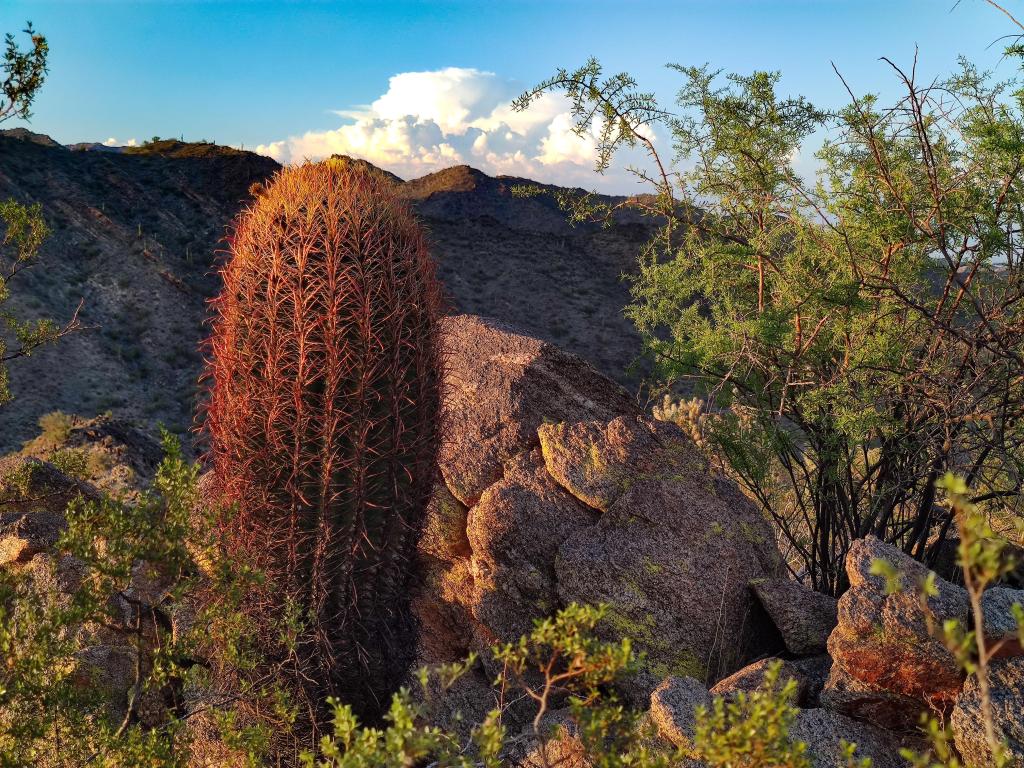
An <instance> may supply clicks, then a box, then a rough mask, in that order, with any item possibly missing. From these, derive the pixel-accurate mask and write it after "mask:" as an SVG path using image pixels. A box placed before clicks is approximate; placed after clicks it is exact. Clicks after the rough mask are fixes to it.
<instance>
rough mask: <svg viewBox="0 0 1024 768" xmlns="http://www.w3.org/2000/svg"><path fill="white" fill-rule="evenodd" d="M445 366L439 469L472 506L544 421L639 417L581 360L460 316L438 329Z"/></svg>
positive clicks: (492, 324) (457, 494) (505, 329)
mask: <svg viewBox="0 0 1024 768" xmlns="http://www.w3.org/2000/svg"><path fill="white" fill-rule="evenodd" d="M442 332H443V334H444V345H445V352H446V355H447V359H446V372H445V381H444V383H445V388H446V393H445V409H444V425H445V435H446V439H445V441H444V444H443V445H442V448H441V452H440V457H439V464H440V467H441V473H442V475H443V476H444V479H445V483H446V484H447V486H448V488H449V489H450V490H451V492H452V493H453V494H454V495H455V497H456V498H458V499H459V500H460V501H462V502H463V503H464V504H467V505H473V504H475V503H476V501H477V499H479V498H480V495H481V494H482V493H483V491H484V490H485V489H486V488H487V487H488V486H490V485H491V484H493V483H494V482H495V481H497V480H498V479H499V478H500V477H501V474H502V469H501V467H502V464H503V463H504V462H505V461H506V460H507V459H510V458H512V457H514V456H516V455H517V454H520V453H523V452H524V451H526V450H528V449H530V448H532V447H534V446H536V445H537V428H538V427H539V426H540V425H541V424H544V423H548V422H563V421H564V422H569V423H572V422H576V421H584V420H589V419H603V420H609V419H613V418H615V417H616V416H618V415H620V414H638V413H639V409H638V407H637V405H636V403H635V402H634V401H633V400H632V399H631V398H630V397H629V395H628V394H627V393H626V391H625V390H623V389H622V388H621V387H619V386H618V385H617V384H615V383H613V382H612V381H611V380H609V379H607V378H605V377H604V376H602V375H601V374H599V373H598V372H597V371H595V370H594V369H593V368H592V367H591V366H590V365H589V364H587V363H586V362H584V361H583V360H582V359H581V358H579V357H576V356H575V355H571V354H569V353H567V352H563V351H562V350H560V349H558V348H557V347H554V346H552V345H551V344H547V343H546V342H543V341H540V340H538V339H534V338H531V337H529V336H525V335H523V334H521V333H518V332H517V331H515V330H513V329H511V328H509V327H508V326H505V325H503V324H501V323H498V322H495V321H492V320H486V319H484V318H480V317H475V316H473V315H459V316H456V317H449V318H446V319H445V320H444V321H443V323H442Z"/></svg>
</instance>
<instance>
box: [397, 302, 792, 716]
mask: <svg viewBox="0 0 1024 768" xmlns="http://www.w3.org/2000/svg"><path fill="white" fill-rule="evenodd" d="M445 334H446V335H445V347H446V350H447V354H448V369H447V372H446V377H445V380H446V382H447V385H448V393H447V396H446V398H445V408H444V414H443V423H444V427H445V431H446V435H447V441H446V443H445V447H444V450H443V452H442V456H441V459H440V465H441V473H442V476H443V479H444V485H443V487H440V488H438V490H437V493H436V494H435V497H434V501H433V503H432V504H431V506H430V509H429V510H428V515H427V520H426V522H425V528H424V534H423V536H422V539H421V542H420V549H419V555H420V576H421V578H420V583H419V585H418V587H417V589H416V593H415V595H414V597H413V605H414V612H415V613H416V615H417V616H418V618H419V621H420V629H421V640H420V647H419V657H420V661H421V662H427V663H429V662H442V661H452V660H455V659H458V658H460V657H461V656H462V655H464V654H465V652H466V651H470V650H477V651H479V650H483V648H484V647H485V646H488V645H490V644H492V643H493V642H495V641H510V640H514V639H516V638H517V637H518V636H519V635H521V634H523V633H525V632H527V631H529V630H530V628H531V626H532V623H533V621H534V620H535V619H541V618H544V617H547V616H550V615H552V614H553V613H555V612H556V611H557V610H559V609H560V608H562V607H564V606H565V605H567V604H569V603H572V602H577V603H589V604H594V603H600V602H604V603H607V604H608V605H609V612H608V619H607V621H606V622H605V624H604V625H603V626H602V628H601V631H602V632H603V633H605V635H606V636H608V637H621V636H623V635H629V636H630V637H632V638H633V639H634V642H635V646H636V648H637V650H638V651H641V652H643V653H644V654H645V656H646V660H647V668H646V669H645V671H644V672H643V673H642V674H641V675H638V676H637V677H635V678H634V679H633V683H634V684H633V685H632V687H631V688H627V689H626V692H627V694H629V695H630V696H631V697H632V698H633V699H634V700H635V701H639V702H642V703H643V704H644V705H646V702H647V700H648V699H649V696H650V693H651V690H652V689H653V688H654V687H655V686H656V685H657V683H658V682H659V681H660V680H662V679H663V678H664V677H665V676H666V675H669V674H679V675H692V676H694V677H696V678H698V679H700V680H705V681H708V682H710V681H713V680H716V679H718V678H719V677H722V676H724V675H727V674H729V673H731V672H733V671H735V670H736V669H739V668H740V667H742V666H743V665H744V664H745V663H746V662H748V661H750V660H751V659H753V658H757V657H758V656H759V655H764V654H765V653H767V652H770V651H775V650H781V649H782V647H781V640H779V638H778V634H777V632H775V630H774V628H773V627H772V626H771V623H770V621H769V620H768V619H767V616H765V615H764V612H763V610H762V609H761V608H760V606H759V604H758V603H757V601H756V600H755V599H754V597H753V595H752V594H751V592H750V590H749V589H748V587H747V585H748V583H749V582H750V581H752V580H755V579H772V578H779V577H781V575H782V572H781V567H782V566H781V558H780V557H779V554H778V551H777V549H776V547H775V544H774V540H773V538H772V534H771V530H770V528H769V527H768V525H767V523H765V521H764V520H763V519H762V517H761V516H760V514H759V513H758V511H757V509H756V507H754V506H753V505H752V504H751V503H750V502H749V501H748V500H747V499H746V498H745V497H744V496H743V494H742V493H741V492H740V491H739V489H738V488H737V487H736V486H735V484H733V483H731V482H729V481H727V480H725V479H724V478H722V477H719V476H716V475H715V474H714V473H712V472H710V471H709V470H708V467H707V466H706V464H705V463H704V462H703V461H702V459H701V457H700V455H699V453H698V452H697V450H696V448H695V447H694V446H693V444H692V441H691V440H690V438H689V437H688V436H687V435H685V434H684V433H683V432H682V431H681V430H680V429H679V428H678V427H677V426H675V425H674V424H668V423H662V422H655V421H653V420H650V419H646V418H644V417H642V416H640V414H639V411H638V409H637V407H636V405H635V404H634V403H633V401H632V399H631V398H630V397H629V396H628V395H627V394H626V393H625V392H624V391H623V390H622V389H620V388H619V387H618V386H616V385H615V384H614V383H612V382H611V381H609V380H608V379H606V378H605V377H603V376H602V375H601V374H599V373H598V372H597V371H595V370H594V369H593V368H591V367H590V366H588V365H587V364H586V363H585V362H583V361H582V360H580V359H579V358H576V357H574V356H572V355H569V354H567V353H564V352H561V351H559V350H557V349H555V348H554V347H552V346H550V345H548V344H545V343H542V342H540V341H537V340H535V339H530V338H529V337H526V336H523V335H521V334H519V333H517V332H515V331H512V330H510V329H508V328H505V327H503V326H499V325H497V324H495V323H491V322H489V321H486V320H481V319H480V318H475V317H456V318H450V319H448V320H446V321H445Z"/></svg>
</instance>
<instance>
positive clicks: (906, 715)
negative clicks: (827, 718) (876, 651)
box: [818, 664, 929, 733]
mask: <svg viewBox="0 0 1024 768" xmlns="http://www.w3.org/2000/svg"><path fill="white" fill-rule="evenodd" d="M818 702H819V703H820V704H821V706H822V707H824V708H825V709H828V710H831V711H833V712H838V713H842V714H845V715H849V716H850V717H852V718H854V719H856V720H862V721H864V722H867V723H871V724H873V725H876V726H878V727H879V728H884V729H887V730H890V731H899V732H902V733H912V732H914V731H916V730H917V729H918V728H919V727H920V723H921V715H922V714H925V713H926V712H928V711H929V710H928V707H927V705H925V704H924V702H922V701H921V700H920V699H918V698H914V697H912V696H904V695H903V694H900V693H896V692H895V691H890V690H888V689H886V688H883V687H881V686H877V685H872V684H870V683H866V682H864V681H863V680H858V679H857V678H856V677H853V676H852V675H850V674H849V673H848V672H847V671H846V669H845V668H844V667H840V666H838V665H836V664H833V665H832V669H831V670H830V672H829V676H828V679H827V680H826V681H825V686H824V688H822V690H821V692H820V693H819V694H818Z"/></svg>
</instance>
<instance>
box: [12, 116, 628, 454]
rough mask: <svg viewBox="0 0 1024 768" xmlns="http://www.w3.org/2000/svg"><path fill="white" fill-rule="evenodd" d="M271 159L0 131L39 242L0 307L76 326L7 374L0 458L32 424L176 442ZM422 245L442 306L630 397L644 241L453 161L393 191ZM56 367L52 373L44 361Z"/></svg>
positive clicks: (210, 148)
mask: <svg viewBox="0 0 1024 768" xmlns="http://www.w3.org/2000/svg"><path fill="white" fill-rule="evenodd" d="M278 169H279V166H278V164H277V163H276V162H274V161H273V160H271V159H269V158H266V157H263V156H260V155H256V154H253V153H250V152H243V151H239V150H234V149H231V148H227V147H219V146H217V145H212V144H184V143H181V142H176V141H162V142H157V143H154V144H151V145H149V146H145V147H141V148H134V149H129V150H122V151H109V148H107V147H103V146H102V145H94V144H86V145H75V146H74V147H64V146H61V145H59V144H57V143H56V142H54V141H53V140H52V139H49V138H48V137H45V136H42V135H39V134H32V133H29V132H26V131H24V130H15V131H7V132H4V133H3V134H0V199H6V198H8V197H13V198H15V199H17V200H18V201H20V202H23V203H34V202H39V203H40V204H42V207H43V212H44V216H45V218H46V221H47V223H48V225H49V226H50V228H51V229H52V231H53V234H52V236H51V237H50V238H49V240H48V241H47V242H46V244H45V246H44V248H43V253H42V261H41V263H40V266H39V267H38V268H37V269H32V270H29V271H28V272H26V273H25V280H24V282H23V283H22V284H21V288H20V290H19V291H18V292H16V294H15V296H14V297H13V298H12V300H11V302H12V308H14V309H15V310H16V311H20V312H22V313H23V316H25V317H29V318H31V317H43V316H50V317H54V318H55V319H58V320H61V319H66V318H68V317H69V316H70V315H71V314H72V313H73V312H74V310H75V308H76V307H77V306H78V304H79V302H81V303H82V309H81V315H80V317H81V320H82V322H83V323H84V325H85V326H87V330H85V331H83V332H82V333H80V334H78V335H76V336H74V337H72V338H69V339H66V340H65V341H64V342H63V343H62V344H61V345H60V350H59V352H58V351H57V350H55V349H45V350H43V351H41V352H39V353H38V354H37V355H36V356H34V357H33V358H30V359H28V360H25V361H24V362H23V364H22V365H19V366H16V367H15V369H13V370H12V371H11V376H12V385H13V389H14V392H15V395H16V397H15V400H14V402H13V403H11V404H10V405H8V406H6V407H5V408H4V411H3V414H2V415H0V425H2V434H3V437H2V438H0V442H2V444H0V448H2V449H4V450H10V449H12V448H16V447H18V446H20V445H21V443H22V442H23V441H24V440H26V439H28V438H30V437H31V436H33V435H34V434H35V433H36V430H37V428H36V422H37V420H38V419H39V417H40V416H41V415H43V414H45V413H48V412H51V411H54V410H62V411H68V412H74V413H78V414H81V415H83V416H86V417H88V416H93V415H97V414H102V413H105V412H107V411H110V412H112V413H113V414H114V415H116V416H124V417H130V418H133V419H138V420H141V421H142V422H143V423H144V424H148V425H150V426H155V425H156V424H157V423H162V424H164V425H166V426H168V427H170V428H172V429H173V430H174V431H178V432H184V431H186V430H187V429H188V428H189V427H190V425H191V424H192V419H193V414H194V412H195V404H196V396H197V387H196V380H197V377H198V375H199V372H200V370H201V364H202V358H201V351H200V345H201V341H202V339H203V338H204V336H205V331H204V320H205V319H206V316H207V313H206V301H207V299H209V298H210V297H211V296H212V295H213V294H214V292H215V291H216V289H217V285H218V279H217V277H216V274H215V271H216V267H217V264H218V252H219V249H220V248H222V246H223V238H224V236H225V234H226V227H227V225H228V223H229V222H230V221H231V220H232V218H233V217H234V215H235V214H236V213H237V212H238V211H239V210H240V209H241V208H242V207H243V206H244V205H245V204H246V203H247V201H248V200H249V197H250V194H251V192H250V187H251V186H252V185H253V184H254V183H258V182H261V181H263V180H265V179H267V178H268V177H270V176H271V175H272V174H273V173H275V172H276V171H277V170H278ZM393 178H394V181H395V183H396V184H400V185H401V187H402V194H403V196H406V197H408V199H410V200H411V201H413V203H414V205H415V207H416V210H417V211H418V213H419V215H420V217H421V218H422V220H423V222H424V224H425V225H426V228H427V230H428V232H429V236H430V238H431V242H432V249H433V253H434V255H435V257H436V259H437V260H438V263H439V272H440V277H441V279H442V281H443V283H444V284H445V286H446V288H447V290H448V293H449V299H450V303H451V305H452V306H451V309H452V311H458V312H469V313H475V314H483V315H488V316H491V317H495V318H497V319H499V320H503V321H506V322H511V323H513V324H515V325H517V326H518V327H521V328H523V329H525V330H528V331H530V332H531V333H533V334H535V335H536V336H538V337H539V338H542V339H545V340H548V341H552V342H555V343H558V344H559V345H560V346H562V347H564V348H565V349H567V350H569V351H572V352H575V353H577V354H579V355H581V356H582V357H583V358H585V359H586V360H587V361H589V362H590V363H592V364H593V365H594V366H595V367H596V368H598V369H599V370H600V371H602V372H603V373H605V374H607V375H609V376H611V377H612V378H614V379H616V380H617V381H619V382H620V383H622V384H624V385H626V386H627V387H629V388H631V389H636V386H637V384H638V381H639V377H638V376H636V375H634V374H631V373H629V372H628V371H627V369H628V368H629V367H630V365H631V363H632V362H633V360H634V357H635V355H636V350H637V349H638V339H637V336H636V332H635V330H634V329H633V326H632V324H631V323H630V322H629V321H628V320H626V319H625V318H623V317H622V313H621V309H622V307H623V306H624V305H625V304H626V302H627V301H628V300H629V289H628V284H627V283H626V282H624V281H623V280H622V275H623V274H624V273H628V272H630V271H631V270H634V269H635V268H636V254H637V250H638V248H639V246H640V244H641V243H642V242H643V241H644V240H645V239H646V236H647V230H646V229H645V227H644V225H643V224H641V223H640V222H639V221H638V220H635V219H628V218H623V219H621V220H619V221H617V222H616V223H615V224H614V225H613V226H612V227H610V228H601V227H599V226H596V225H585V226H575V227H574V226H571V225H570V224H569V223H568V222H567V221H566V218H565V216H564V215H563V214H562V213H561V212H560V211H559V209H558V207H557V205H556V204H555V202H554V201H553V199H551V198H550V197H545V196H540V197H532V198H523V197H517V196H515V195H513V193H512V189H513V187H515V186H517V185H521V184H530V183H532V182H529V181H528V180H525V179H517V178H510V177H497V178H493V177H490V176H487V175H486V174H484V173H481V172H480V171H477V170H475V169H473V168H470V167H468V166H459V167H454V168H449V169H447V170H444V171H441V172H438V173H434V174H431V175H429V176H425V177H423V178H419V179H414V180H411V181H406V182H403V181H402V180H401V179H398V177H393ZM58 360H59V364H55V362H56V361H58Z"/></svg>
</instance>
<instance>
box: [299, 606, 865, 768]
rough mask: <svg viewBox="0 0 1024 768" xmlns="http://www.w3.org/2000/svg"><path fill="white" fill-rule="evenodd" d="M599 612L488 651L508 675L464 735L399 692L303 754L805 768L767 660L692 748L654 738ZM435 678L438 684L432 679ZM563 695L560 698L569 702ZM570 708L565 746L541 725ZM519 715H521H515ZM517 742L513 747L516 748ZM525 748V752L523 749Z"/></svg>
mask: <svg viewBox="0 0 1024 768" xmlns="http://www.w3.org/2000/svg"><path fill="white" fill-rule="evenodd" d="M603 612H604V609H603V608H602V607H581V606H576V605H571V606H568V607H567V608H565V609H563V610H562V611H560V612H559V613H558V614H557V615H555V616H554V617H552V618H550V619H547V620H545V621H538V622H536V623H535V627H534V629H533V631H532V632H530V633H529V634H527V635H524V636H523V637H522V638H520V640H519V641H517V642H515V643H511V644H509V645H505V646H496V647H495V648H493V649H491V651H490V652H491V653H492V654H493V656H494V658H495V660H497V661H499V662H502V663H503V669H504V672H503V673H502V674H501V675H499V676H498V678H497V679H496V680H495V681H494V688H495V701H496V702H497V705H496V707H495V709H494V710H492V711H491V712H490V713H489V714H488V715H487V717H486V718H485V719H484V720H483V721H482V722H480V723H475V724H473V726H472V728H471V729H470V730H469V732H468V735H463V736H461V737H460V736H459V735H457V734H456V733H454V732H453V731H450V730H445V729H443V728H438V727H435V726H432V725H430V724H429V723H430V722H432V710H431V704H432V700H431V697H430V696H428V695H424V696H418V697H414V696H412V695H411V694H410V692H409V691H408V690H406V689H403V690H401V691H399V692H398V693H397V694H395V695H394V697H393V698H392V700H391V707H390V709H389V711H388V713H387V715H386V716H385V724H384V726H383V727H371V728H367V727H364V726H361V725H360V724H359V722H358V720H357V719H356V717H355V716H354V715H353V713H352V710H351V708H350V707H348V706H345V705H344V704H341V703H338V702H334V719H333V734H328V735H326V736H324V737H323V738H322V739H321V741H320V744H319V746H318V750H317V752H316V753H315V754H313V753H307V754H305V755H304V756H303V764H304V765H306V766H307V768H343V767H344V768H348V767H352V768H355V767H356V766H360V767H366V768H370V767H372V766H380V767H381V768H384V766H413V765H435V766H438V767H439V768H440V767H443V766H453V767H454V766H458V767H459V768H469V766H488V767H491V766H494V767H496V766H503V765H518V764H523V763H521V762H517V761H522V760H524V758H525V759H527V761H528V762H527V763H525V764H529V765H534V766H538V768H540V767H541V766H544V767H545V768H553V767H554V766H557V765H562V764H566V762H565V761H566V759H567V758H566V755H567V754H572V755H573V756H574V757H573V758H572V759H571V760H570V762H569V763H568V764H572V765H582V764H586V765H593V766H601V767H607V768H611V767H612V766H616V767H617V766H637V767H638V768H662V767H664V768H667V766H674V765H692V764H694V763H693V762H692V761H700V762H701V763H702V764H705V765H708V766H712V767H715V768H808V767H809V766H810V761H809V759H808V757H807V755H806V751H807V746H806V744H804V743H802V742H800V741H796V740H794V739H793V738H792V737H791V736H790V733H789V730H790V727H791V726H792V724H793V721H794V719H795V717H796V714H797V712H798V710H797V709H796V707H795V706H794V705H793V701H794V699H795V694H796V682H795V681H793V680H788V681H785V682H784V681H782V680H780V679H779V669H780V667H779V665H776V666H774V667H773V668H772V669H771V670H770V672H769V674H768V675H767V676H766V679H765V681H764V683H763V684H762V685H761V687H759V688H758V689H757V690H756V691H753V692H749V693H747V692H744V693H741V694H739V695H738V696H737V698H735V699H732V700H726V699H723V698H716V699H715V700H714V702H713V705H712V707H711V708H710V709H705V708H699V709H698V710H697V712H696V713H695V714H696V739H695V742H694V748H693V749H690V750H686V751H683V750H679V749H675V748H672V747H670V746H668V745H667V744H666V743H664V742H661V741H659V740H658V739H657V737H656V735H655V734H654V733H653V732H651V731H649V730H648V729H647V727H645V726H644V725H643V719H642V716H641V713H639V712H636V711H633V710H631V709H630V708H628V707H626V706H623V704H622V703H621V702H620V701H619V700H618V699H617V698H616V696H615V695H614V692H613V691H614V684H615V683H616V682H618V681H620V680H621V679H622V677H623V676H624V675H625V674H628V673H629V672H630V671H634V670H635V661H636V659H635V658H634V655H633V653H632V650H631V646H630V643H629V640H628V639H623V640H621V641H618V642H602V641H599V640H597V639H596V638H595V637H594V636H593V634H592V632H593V629H594V627H595V626H596V624H597V622H598V621H599V620H600V619H601V616H602V615H603ZM472 665H473V659H472V658H471V659H469V660H468V661H467V662H466V663H464V664H455V665H445V666H443V667H439V668H435V669H433V670H428V669H422V670H420V673H419V684H420V685H421V686H422V688H423V689H424V690H425V691H426V690H437V689H439V690H441V691H442V695H443V692H444V691H445V690H447V689H448V688H450V687H452V686H453V685H455V684H456V683H457V681H458V680H459V678H460V677H461V676H462V675H464V674H466V673H467V671H468V670H469V669H471V668H472ZM433 677H436V678H437V679H438V680H439V681H440V685H439V686H431V685H429V682H428V681H429V680H430V679H431V678H433ZM566 696H568V698H567V699H566V698H565V697H566ZM523 697H525V698H526V699H527V700H529V701H530V702H532V705H533V718H532V726H531V727H528V728H527V729H526V730H525V731H524V733H525V734H526V739H527V742H526V744H525V745H524V744H522V741H523V737H518V738H517V737H514V736H510V734H509V730H508V728H507V725H506V720H507V718H508V716H509V705H510V703H511V702H518V701H520V700H521V699H522V698H523ZM553 700H557V701H559V702H560V703H559V706H562V707H566V708H567V709H568V712H569V720H570V722H571V728H569V729H568V732H569V733H571V734H573V735H571V736H569V737H568V738H570V739H573V740H574V741H575V742H576V748H575V749H571V750H569V751H566V750H565V744H564V743H563V741H562V740H564V739H565V738H566V733H567V731H566V730H565V729H561V730H559V729H549V728H546V727H545V726H544V722H545V721H544V716H545V714H547V713H548V712H549V704H550V703H551V702H552V701H553ZM519 717H523V714H522V713H521V712H520V713H519ZM517 741H518V742H520V743H519V744H518V748H517ZM524 746H525V754H524ZM835 749H836V755H837V757H838V758H839V760H841V761H842V762H844V763H846V764H848V765H850V766H851V768H853V766H856V767H857V768H866V766H868V765H869V764H870V762H869V761H860V760H858V759H857V758H856V757H855V754H856V745H853V744H846V743H840V744H836V745H835Z"/></svg>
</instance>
